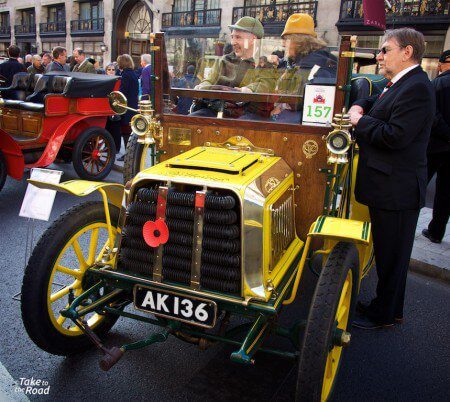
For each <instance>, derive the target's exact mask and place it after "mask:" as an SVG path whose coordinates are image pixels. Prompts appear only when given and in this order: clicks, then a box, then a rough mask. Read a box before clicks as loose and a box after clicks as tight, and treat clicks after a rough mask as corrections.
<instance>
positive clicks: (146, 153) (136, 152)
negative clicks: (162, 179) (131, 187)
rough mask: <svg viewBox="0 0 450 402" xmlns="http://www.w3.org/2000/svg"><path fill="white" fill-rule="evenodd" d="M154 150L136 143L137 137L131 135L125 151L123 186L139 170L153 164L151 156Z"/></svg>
mask: <svg viewBox="0 0 450 402" xmlns="http://www.w3.org/2000/svg"><path fill="white" fill-rule="evenodd" d="M154 150H155V148H154V147H150V146H145V145H144V144H140V143H139V142H138V136H137V135H136V134H134V133H133V134H131V136H130V138H129V140H128V144H127V147H126V151H125V159H124V165H123V166H124V167H123V182H124V184H125V183H127V182H128V181H129V180H131V179H132V178H133V177H134V176H136V175H137V174H138V173H139V172H140V171H141V170H144V169H147V168H149V167H151V166H153V164H154V156H153V155H152V154H153V152H154Z"/></svg>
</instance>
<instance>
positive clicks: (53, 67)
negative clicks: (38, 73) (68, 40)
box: [46, 46, 69, 72]
mask: <svg viewBox="0 0 450 402" xmlns="http://www.w3.org/2000/svg"><path fill="white" fill-rule="evenodd" d="M52 53H53V61H52V62H51V63H50V64H49V65H48V66H47V68H46V72H49V71H69V67H68V66H66V60H67V50H66V49H65V48H63V47H61V46H56V47H55V48H54V49H53V52H52Z"/></svg>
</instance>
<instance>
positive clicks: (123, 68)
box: [115, 54, 139, 161]
mask: <svg viewBox="0 0 450 402" xmlns="http://www.w3.org/2000/svg"><path fill="white" fill-rule="evenodd" d="M117 65H118V67H119V72H120V73H119V74H120V76H121V82H120V88H119V91H120V92H122V93H123V94H124V95H125V97H126V98H127V103H128V106H129V107H131V108H133V109H137V107H138V94H139V82H138V78H137V76H136V74H135V72H134V63H133V59H132V58H131V56H130V55H129V54H122V55H120V56H119V57H118V58H117ZM133 115H135V112H132V111H131V110H127V112H126V113H125V114H123V115H122V116H121V119H120V122H119V123H120V133H121V135H122V137H123V140H124V144H125V147H126V146H127V143H128V139H129V137H130V135H131V128H130V121H131V118H132V117H133ZM115 141H116V148H117V150H120V138H117V136H116V137H115ZM123 159H124V156H123V155H122V157H120V158H118V160H119V161H123Z"/></svg>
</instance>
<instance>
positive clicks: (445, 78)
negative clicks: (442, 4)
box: [422, 50, 450, 243]
mask: <svg viewBox="0 0 450 402" xmlns="http://www.w3.org/2000/svg"><path fill="white" fill-rule="evenodd" d="M438 69H439V72H440V74H439V75H438V76H437V77H436V78H435V79H434V80H433V81H432V84H433V85H434V89H435V90H436V116H435V118H434V122H433V128H432V129H431V137H430V143H429V144H428V151H427V152H428V181H430V180H431V178H432V177H433V176H434V174H435V173H436V193H435V195H434V202H433V219H432V220H431V222H430V224H429V225H428V229H424V230H422V234H423V235H424V236H425V237H427V238H428V239H429V240H430V241H431V242H432V243H441V242H442V238H443V237H444V235H445V229H446V227H447V223H448V218H449V215H450V50H446V51H445V52H443V53H442V55H441V57H440V58H439V65H438Z"/></svg>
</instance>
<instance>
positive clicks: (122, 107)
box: [108, 91, 164, 147]
mask: <svg viewBox="0 0 450 402" xmlns="http://www.w3.org/2000/svg"><path fill="white" fill-rule="evenodd" d="M108 99H109V105H110V106H111V109H112V110H113V111H114V112H116V113H117V114H124V113H126V111H127V110H132V111H133V112H137V114H136V115H134V116H133V117H132V119H131V122H130V125H131V130H132V131H133V133H135V134H136V135H137V136H138V142H139V143H140V144H145V145H150V144H154V143H155V140H159V147H162V146H163V139H164V137H163V128H162V126H161V123H160V122H159V121H158V120H157V119H156V118H155V117H154V115H153V114H154V112H155V111H154V109H153V107H152V103H151V101H149V100H142V99H140V100H139V104H138V109H137V110H136V109H133V108H131V107H129V106H127V98H126V97H125V95H124V94H123V93H121V92H118V91H116V92H111V93H110V94H109V95H108Z"/></svg>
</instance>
